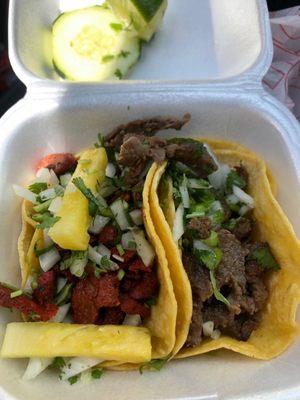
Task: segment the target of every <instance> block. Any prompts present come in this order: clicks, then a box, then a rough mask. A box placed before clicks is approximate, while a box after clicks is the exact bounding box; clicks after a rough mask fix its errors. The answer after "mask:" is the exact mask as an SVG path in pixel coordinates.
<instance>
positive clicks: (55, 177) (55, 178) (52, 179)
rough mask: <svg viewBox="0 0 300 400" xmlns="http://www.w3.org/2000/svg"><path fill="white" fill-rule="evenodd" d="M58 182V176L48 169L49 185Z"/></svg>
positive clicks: (54, 184)
mask: <svg viewBox="0 0 300 400" xmlns="http://www.w3.org/2000/svg"><path fill="white" fill-rule="evenodd" d="M58 184H59V179H58V177H57V176H56V174H55V172H54V171H53V170H52V169H50V181H49V185H51V186H56V185H58Z"/></svg>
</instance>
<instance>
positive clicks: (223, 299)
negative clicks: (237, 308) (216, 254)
mask: <svg viewBox="0 0 300 400" xmlns="http://www.w3.org/2000/svg"><path fill="white" fill-rule="evenodd" d="M209 276H210V281H211V285H212V287H213V291H214V296H215V298H216V299H217V300H219V301H221V302H222V303H224V304H226V305H227V306H229V305H230V303H229V301H228V300H227V299H226V297H224V296H223V295H222V293H221V292H220V290H219V289H218V286H217V282H216V277H215V271H212V270H210V271H209Z"/></svg>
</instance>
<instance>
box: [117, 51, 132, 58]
mask: <svg viewBox="0 0 300 400" xmlns="http://www.w3.org/2000/svg"><path fill="white" fill-rule="evenodd" d="M129 54H130V51H124V50H121V51H120V53H119V54H118V57H119V58H121V57H123V58H127V57H128V56H129Z"/></svg>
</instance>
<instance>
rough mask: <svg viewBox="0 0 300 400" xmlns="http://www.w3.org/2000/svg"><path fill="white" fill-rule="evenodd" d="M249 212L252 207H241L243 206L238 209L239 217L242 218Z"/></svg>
mask: <svg viewBox="0 0 300 400" xmlns="http://www.w3.org/2000/svg"><path fill="white" fill-rule="evenodd" d="M250 210H252V207H249V206H246V205H243V206H242V207H241V208H240V210H239V214H240V216H241V217H242V216H244V215H245V214H247V212H249V211H250Z"/></svg>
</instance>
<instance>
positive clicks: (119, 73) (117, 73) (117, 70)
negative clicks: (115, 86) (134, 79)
mask: <svg viewBox="0 0 300 400" xmlns="http://www.w3.org/2000/svg"><path fill="white" fill-rule="evenodd" d="M114 75H115V76H116V77H117V78H119V79H122V78H123V74H122V72H121V70H120V69H119V68H118V69H116V70H115V74H114Z"/></svg>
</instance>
